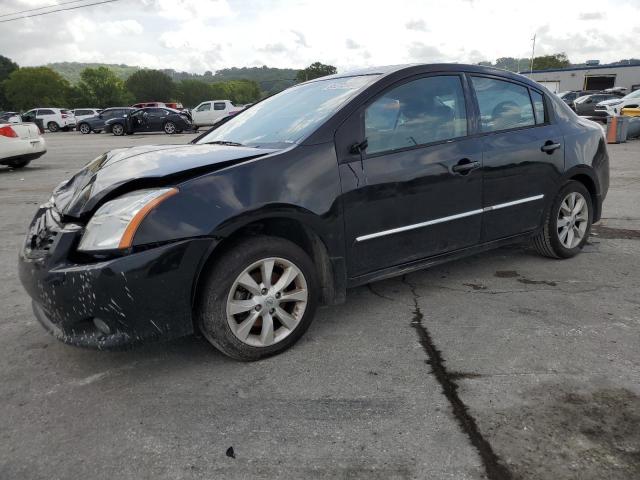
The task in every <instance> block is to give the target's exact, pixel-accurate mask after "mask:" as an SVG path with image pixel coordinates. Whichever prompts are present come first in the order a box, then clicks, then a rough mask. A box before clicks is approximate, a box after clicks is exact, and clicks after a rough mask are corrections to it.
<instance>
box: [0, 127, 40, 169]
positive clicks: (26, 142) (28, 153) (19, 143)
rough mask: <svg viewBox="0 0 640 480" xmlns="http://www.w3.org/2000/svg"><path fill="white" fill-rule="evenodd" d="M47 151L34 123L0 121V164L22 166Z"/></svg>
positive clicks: (13, 166)
mask: <svg viewBox="0 0 640 480" xmlns="http://www.w3.org/2000/svg"><path fill="white" fill-rule="evenodd" d="M46 152H47V146H46V144H45V141H44V138H42V136H41V135H40V130H39V129H38V126H37V125H36V124H35V123H9V122H4V121H0V165H8V166H9V167H11V168H22V167H26V166H27V165H29V163H30V162H31V161H32V160H35V159H36V158H38V157H41V156H42V155H44V154H45V153H46Z"/></svg>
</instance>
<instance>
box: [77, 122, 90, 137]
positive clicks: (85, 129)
mask: <svg viewBox="0 0 640 480" xmlns="http://www.w3.org/2000/svg"><path fill="white" fill-rule="evenodd" d="M78 130H79V131H80V133H82V134H83V135H86V134H88V133H91V127H90V126H89V124H88V123H81V124H80V126H79V127H78Z"/></svg>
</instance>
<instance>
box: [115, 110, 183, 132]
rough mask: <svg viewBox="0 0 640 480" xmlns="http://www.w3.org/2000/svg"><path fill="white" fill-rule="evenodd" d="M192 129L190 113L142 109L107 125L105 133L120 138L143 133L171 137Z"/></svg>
mask: <svg viewBox="0 0 640 480" xmlns="http://www.w3.org/2000/svg"><path fill="white" fill-rule="evenodd" d="M192 129H193V125H192V123H191V116H190V115H189V114H188V113H186V112H180V111H178V110H174V109H172V108H161V107H147V108H140V109H138V110H133V111H131V112H129V113H128V114H126V115H123V116H122V117H116V118H112V119H111V120H108V121H107V122H106V123H105V131H106V132H111V133H113V134H114V135H118V136H119V135H131V134H133V133H142V132H164V133H167V134H169V135H171V134H174V133H182V132H183V131H185V130H192Z"/></svg>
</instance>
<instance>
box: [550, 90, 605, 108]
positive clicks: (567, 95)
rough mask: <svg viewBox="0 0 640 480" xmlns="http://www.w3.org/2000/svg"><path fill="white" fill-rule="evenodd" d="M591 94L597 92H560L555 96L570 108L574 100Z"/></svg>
mask: <svg viewBox="0 0 640 480" xmlns="http://www.w3.org/2000/svg"><path fill="white" fill-rule="evenodd" d="M592 93H598V90H568V91H566V92H560V93H558V94H557V95H558V97H560V99H561V100H562V101H563V102H564V103H566V104H567V105H569V106H571V105H572V104H573V101H574V100H575V99H576V98H578V97H583V96H585V95H590V94H592Z"/></svg>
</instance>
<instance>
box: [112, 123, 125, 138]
mask: <svg viewBox="0 0 640 480" xmlns="http://www.w3.org/2000/svg"><path fill="white" fill-rule="evenodd" d="M111 133H113V134H114V135H115V136H117V137H120V136H122V135H124V126H123V125H122V124H121V123H114V124H113V125H112V126H111Z"/></svg>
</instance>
